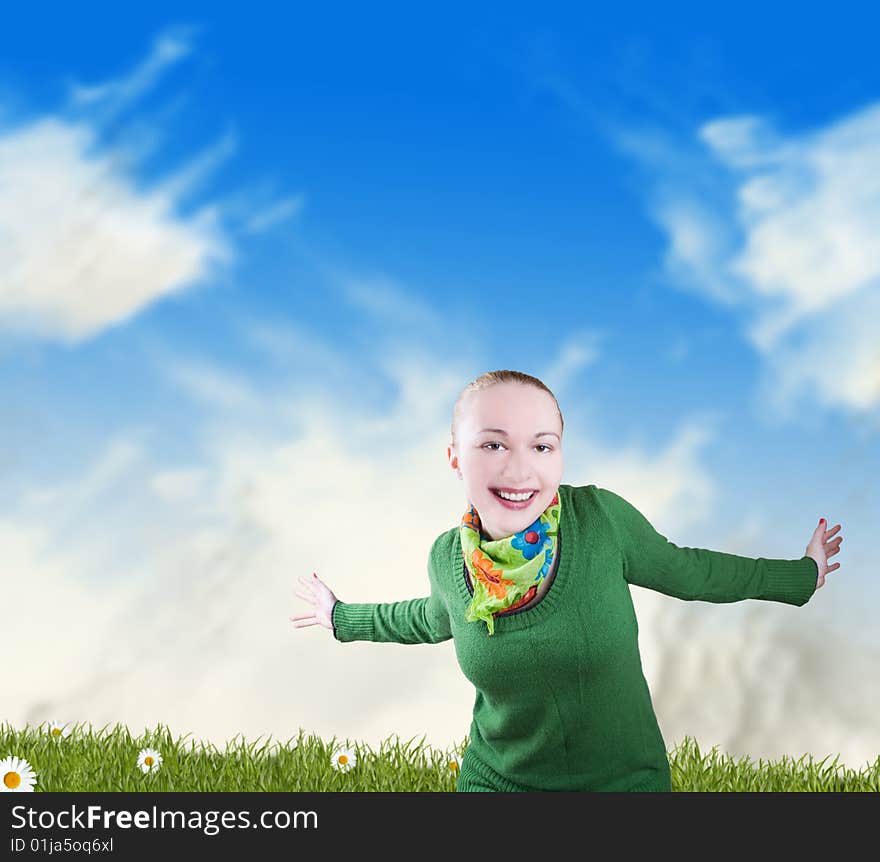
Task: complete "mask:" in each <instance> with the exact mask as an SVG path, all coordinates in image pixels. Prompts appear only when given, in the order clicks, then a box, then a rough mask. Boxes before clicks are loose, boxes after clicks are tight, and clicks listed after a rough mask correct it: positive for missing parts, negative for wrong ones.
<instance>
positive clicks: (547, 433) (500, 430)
mask: <svg viewBox="0 0 880 862" xmlns="http://www.w3.org/2000/svg"><path fill="white" fill-rule="evenodd" d="M487 431H488V432H489V433H491V434H503V435H504V436H505V437H507V436H508V434H507V432H506V431H505V430H504V429H503V428H483V429H482V430H481V431H477V434H485V433H486V432H487ZM538 437H555V438H556V439H557V440H558V439H559V435H558V434H557V433H556V432H555V431H539V432H538V433H537V434H535V436H534V437H533V438H532V439H537V438H538Z"/></svg>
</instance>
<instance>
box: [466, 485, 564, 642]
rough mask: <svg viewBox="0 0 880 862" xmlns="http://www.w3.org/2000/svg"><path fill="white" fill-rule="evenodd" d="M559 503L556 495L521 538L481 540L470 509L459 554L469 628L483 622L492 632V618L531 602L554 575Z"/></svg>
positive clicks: (476, 519)
mask: <svg viewBox="0 0 880 862" xmlns="http://www.w3.org/2000/svg"><path fill="white" fill-rule="evenodd" d="M561 510H562V504H561V502H560V500H559V492H558V491H557V492H556V494H554V495H553V499H552V500H551V501H550V505H549V506H548V507H547V508H546V509H545V510H544V511H543V513H542V514H540V515H539V516H538V517H537V519H536V520H535V521H534V522H533V523H532V524H530V525H529V526H528V527H526V528H525V529H524V530H522V531H521V532H519V533H514V534H513V535H512V536H505V537H504V538H503V539H497V540H492V539H489V538H487V537H485V536H484V535H483V531H482V526H481V524H480V516H479V514H478V513H477V510H476V509H475V508H474V507H473V506H472V505H468V510H467V512H465V514H464V517H463V518H462V519H461V526H460V528H459V534H460V536H461V552H462V554H463V556H464V561H465V564H466V565H467V568H468V572H470V576H471V583H472V584H473V588H474V589H473V593H474V594H473V599H472V600H471V603H470V605H469V606H468V609H467V611H466V613H465V619H466V620H467V621H468V622H469V623H473V622H479V621H480V620H484V621H485V623H486V626H487V627H488V629H489V634H490V635H493V634H494V633H495V615H496V614H498V613H500V612H501V611H505V610H513V609H514V608H518V607H519V606H520V605H525V604H527V603H528V602H530V601H531V600H532V599H533V598H534V597H535V595H536V593H537V592H538V584H540V582H541V581H542V579H543V578H545V577H547V575H548V574H549V573H550V571H551V570H552V564H553V557H554V556H555V554H556V547H557V536H558V534H559V517H560V512H561Z"/></svg>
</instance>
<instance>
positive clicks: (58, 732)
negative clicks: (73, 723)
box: [52, 727, 61, 736]
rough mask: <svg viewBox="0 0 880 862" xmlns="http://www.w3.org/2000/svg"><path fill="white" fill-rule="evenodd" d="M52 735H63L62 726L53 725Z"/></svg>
mask: <svg viewBox="0 0 880 862" xmlns="http://www.w3.org/2000/svg"><path fill="white" fill-rule="evenodd" d="M52 736H61V728H60V727H53V728H52Z"/></svg>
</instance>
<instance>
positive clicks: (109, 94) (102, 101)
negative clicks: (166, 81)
mask: <svg viewBox="0 0 880 862" xmlns="http://www.w3.org/2000/svg"><path fill="white" fill-rule="evenodd" d="M193 33H194V28H192V27H188V28H178V29H177V30H176V31H168V32H166V33H163V34H161V35H159V36H158V37H157V38H156V39H155V41H154V42H153V49H152V51H151V52H150V55H149V56H148V57H147V58H146V59H145V60H144V61H143V62H142V63H141V64H140V65H139V66H137V67H136V68H135V69H134V70H133V71H132V72H131V73H129V74H128V75H127V76H125V77H122V78H117V79H115V80H112V81H104V82H102V83H100V84H91V85H87V84H76V83H72V84H70V85H69V91H70V100H71V105H72V107H87V108H89V109H90V110H94V109H95V108H96V107H101V108H102V109H103V110H104V111H105V119H109V116H110V115H111V114H115V113H118V112H119V111H121V110H122V109H123V108H125V107H128V106H129V105H130V104H131V103H132V102H134V101H135V99H137V98H138V97H139V96H141V95H143V94H144V93H145V92H147V91H148V90H149V89H150V88H151V87H153V86H154V84H155V83H156V81H157V80H158V78H159V76H160V75H161V74H162V72H163V71H165V69H166V68H167V67H169V66H171V65H173V64H174V63H176V62H177V61H179V60H181V59H182V58H184V57H186V56H188V55H189V54H190V53H191V52H192V44H191V40H190V38H189V37H190V36H191V35H192V34H193Z"/></svg>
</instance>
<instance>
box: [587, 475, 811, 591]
mask: <svg viewBox="0 0 880 862" xmlns="http://www.w3.org/2000/svg"><path fill="white" fill-rule="evenodd" d="M600 491H601V494H602V499H603V500H604V501H605V502H606V504H607V508H608V510H609V514H610V517H611V519H612V521H613V522H614V527H615V531H616V533H617V536H618V541H619V543H620V548H621V552H622V555H623V571H624V578H625V579H626V581H627V583H630V584H635V585H637V586H640V587H646V588H647V589H650V590H656V591H657V592H660V593H665V594H666V595H668V596H674V597H675V598H678V599H685V600H686V601H694V600H699V601H704V602H716V603H723V602H738V601H742V600H743V599H763V600H765V601H771V602H784V603H785V604H790V605H797V606H801V605H804V604H806V603H807V602H808V601H809V600H810V597H811V596H812V595H813V593H814V592H815V591H816V582H817V580H818V576H819V572H818V566H817V565H816V561H815V560H813V558H812V557H806V556H804V557H801V558H800V559H799V560H778V559H766V558H764V557H758V558H757V559H754V558H752V557H741V556H737V555H736V554H726V553H722V552H721V551H709V550H706V549H704V548H687V547H679V546H678V545H676V544H674V543H673V542H670V541H669V540H668V539H667V538H666V537H665V536H662V535H660V533H658V532H657V531H656V530H655V529H654V528H653V527H652V526H651V524H650V523H649V522H648V520H647V518H645V516H644V515H642V514H641V512H639V511H638V509H636V508H635V507H634V506H633V505H632V504H630V503H628V502H627V501H626V500H624V499H623V497H620V496H619V495H617V494H615V493H614V492H612V491H608V490H607V489H600Z"/></svg>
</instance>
